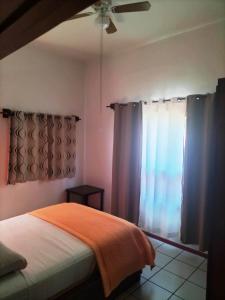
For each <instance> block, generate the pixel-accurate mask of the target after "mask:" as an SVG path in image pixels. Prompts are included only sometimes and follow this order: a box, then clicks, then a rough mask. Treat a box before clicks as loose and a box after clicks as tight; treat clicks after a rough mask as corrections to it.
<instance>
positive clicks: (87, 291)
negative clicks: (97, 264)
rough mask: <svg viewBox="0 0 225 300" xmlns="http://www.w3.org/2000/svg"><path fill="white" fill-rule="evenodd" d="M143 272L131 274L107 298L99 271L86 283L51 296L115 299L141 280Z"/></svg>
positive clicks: (59, 299) (68, 299)
mask: <svg viewBox="0 0 225 300" xmlns="http://www.w3.org/2000/svg"><path fill="white" fill-rule="evenodd" d="M141 272H142V271H138V272H136V273H134V274H132V275H131V276H128V277H127V278H126V279H125V280H123V281H122V282H121V283H120V285H119V286H118V287H117V288H116V289H115V290H114V291H113V292H112V293H111V294H110V296H109V297H107V298H105V296H104V291H103V286H102V281H101V277H100V274H99V272H98V271H95V272H94V273H93V275H91V277H90V278H89V279H87V281H85V282H84V283H82V284H80V285H78V286H73V287H70V288H69V289H67V290H64V291H63V292H61V293H59V294H57V295H56V296H55V297H53V298H51V300H74V299H76V300H90V299H91V300H104V299H107V300H113V299H115V298H116V297H118V296H119V295H120V294H121V293H123V292H124V291H125V290H127V289H128V288H129V287H130V286H132V285H133V284H135V283H137V282H139V280H140V277H141Z"/></svg>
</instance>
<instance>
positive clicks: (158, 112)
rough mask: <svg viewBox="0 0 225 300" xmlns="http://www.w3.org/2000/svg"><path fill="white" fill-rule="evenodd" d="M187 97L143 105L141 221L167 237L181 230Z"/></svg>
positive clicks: (142, 225) (147, 227) (176, 234)
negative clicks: (185, 98) (181, 99)
mask: <svg viewBox="0 0 225 300" xmlns="http://www.w3.org/2000/svg"><path fill="white" fill-rule="evenodd" d="M185 112H186V101H180V102H178V101H176V100H175V99H171V101H168V102H165V103H163V102H158V103H151V104H147V105H143V142H142V171H141V199H140V217H139V225H140V226H141V227H142V228H143V229H145V230H146V231H148V232H152V233H156V234H159V235H161V236H164V237H177V236H178V235H179V233H180V223H181V201H182V173H183V146H184V140H185V124H186V116H185Z"/></svg>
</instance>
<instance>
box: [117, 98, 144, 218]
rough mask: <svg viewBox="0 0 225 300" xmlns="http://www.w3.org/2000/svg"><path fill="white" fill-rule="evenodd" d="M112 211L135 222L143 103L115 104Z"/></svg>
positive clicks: (138, 199) (137, 201)
mask: <svg viewBox="0 0 225 300" xmlns="http://www.w3.org/2000/svg"><path fill="white" fill-rule="evenodd" d="M114 109H115V119H114V145H113V171H112V213H113V214H115V215H117V216H118V217H121V218H124V219H126V220H128V221H130V222H133V223H135V224H137V223H138V217H139V203H140V181H141V142H142V104H141V102H140V103H128V104H115V108H114Z"/></svg>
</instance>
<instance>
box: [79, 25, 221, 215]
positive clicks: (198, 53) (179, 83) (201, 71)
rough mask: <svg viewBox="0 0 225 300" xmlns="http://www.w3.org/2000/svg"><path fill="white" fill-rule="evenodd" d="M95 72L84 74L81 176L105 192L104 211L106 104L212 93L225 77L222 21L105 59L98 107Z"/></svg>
mask: <svg viewBox="0 0 225 300" xmlns="http://www.w3.org/2000/svg"><path fill="white" fill-rule="evenodd" d="M98 70H99V66H98V64H97V63H96V62H92V63H90V64H89V65H88V67H87V71H86V83H85V84H86V88H85V120H86V122H85V160H84V178H85V181H86V182H89V183H91V184H96V185H98V186H101V187H103V188H105V191H106V197H105V200H106V210H110V196H111V171H112V145H113V111H112V110H110V109H108V108H106V105H108V104H109V103H111V102H115V101H118V102H127V101H135V100H137V101H139V100H150V99H153V98H164V97H165V98H167V97H173V96H186V95H189V94H194V93H207V92H214V91H215V88H216V84H217V79H218V78H220V77H224V76H225V23H224V22H220V23H218V24H214V25H211V26H208V27H205V28H202V29H198V30H196V31H192V32H187V33H184V34H181V35H177V36H174V37H171V38H168V39H165V40H162V41H160V42H157V43H155V44H151V45H148V46H146V47H144V48H141V49H138V50H135V51H133V52H130V53H124V54H122V55H119V56H115V57H111V58H105V61H104V74H103V78H104V83H103V103H100V100H99V89H98V87H99V82H98V80H99V77H98V76H97V74H98V73H97V72H98Z"/></svg>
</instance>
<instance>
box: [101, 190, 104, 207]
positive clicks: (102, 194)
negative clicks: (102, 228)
mask: <svg viewBox="0 0 225 300" xmlns="http://www.w3.org/2000/svg"><path fill="white" fill-rule="evenodd" d="M103 201H104V192H101V199H100V210H101V211H103V209H104V207H103Z"/></svg>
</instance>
